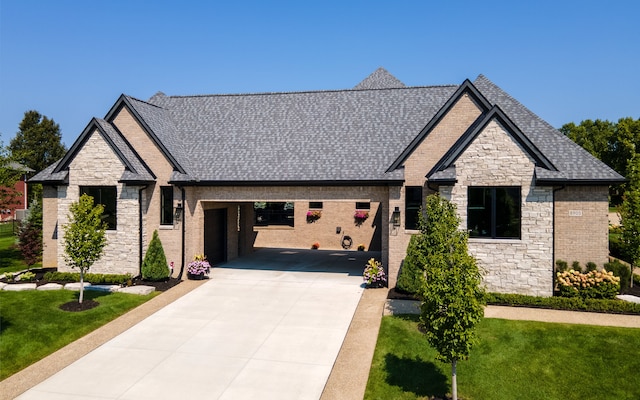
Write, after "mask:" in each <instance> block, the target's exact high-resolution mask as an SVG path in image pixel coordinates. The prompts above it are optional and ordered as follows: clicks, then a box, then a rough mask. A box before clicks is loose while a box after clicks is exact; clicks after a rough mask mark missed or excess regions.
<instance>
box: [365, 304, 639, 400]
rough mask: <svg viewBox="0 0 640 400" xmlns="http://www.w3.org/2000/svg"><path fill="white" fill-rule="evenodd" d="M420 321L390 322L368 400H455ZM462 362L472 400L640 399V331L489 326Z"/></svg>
mask: <svg viewBox="0 0 640 400" xmlns="http://www.w3.org/2000/svg"><path fill="white" fill-rule="evenodd" d="M417 319H418V316H389V317H383V318H382V324H381V327H380V333H379V336H378V343H377V345H376V350H375V354H374V358H373V362H372V365H371V372H370V374H369V381H368V383H367V390H366V393H365V399H429V398H430V397H432V396H437V397H441V396H443V395H445V393H450V391H451V389H450V387H451V366H450V365H449V364H443V363H441V362H438V361H435V351H434V350H432V349H431V348H430V347H429V346H428V344H427V342H426V339H424V337H423V335H422V334H421V333H420V332H419V331H418V323H417ZM478 334H479V338H480V342H479V344H478V345H476V347H474V348H473V350H472V352H471V357H470V359H469V360H468V361H461V362H459V363H458V394H459V398H460V399H464V400H484V399H491V400H501V399H504V400H512V399H528V400H536V399H540V400H553V399H558V400H560V399H562V400H570V399H576V400H577V399H580V400H582V399H600V400H603V399H604V400H606V399H616V400H621V399H629V400H631V399H639V398H640V383H639V382H640V381H639V380H638V376H639V375H638V374H639V373H640V372H639V371H640V329H630V328H615V327H599V326H585V325H580V326H578V325H570V324H551V323H542V322H529V321H509V320H502V319H484V320H483V321H482V322H481V324H480V325H479V326H478Z"/></svg>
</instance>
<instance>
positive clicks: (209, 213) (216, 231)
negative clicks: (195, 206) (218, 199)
mask: <svg viewBox="0 0 640 400" xmlns="http://www.w3.org/2000/svg"><path fill="white" fill-rule="evenodd" d="M204 254H206V255H207V260H209V263H211V265H215V264H220V263H223V262H225V261H227V209H226V208H216V209H213V210H205V211H204Z"/></svg>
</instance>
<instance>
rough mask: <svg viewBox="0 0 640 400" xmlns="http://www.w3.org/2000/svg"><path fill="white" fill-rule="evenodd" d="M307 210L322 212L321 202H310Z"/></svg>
mask: <svg viewBox="0 0 640 400" xmlns="http://www.w3.org/2000/svg"><path fill="white" fill-rule="evenodd" d="M309 208H310V209H311V210H322V202H321V201H310V202H309Z"/></svg>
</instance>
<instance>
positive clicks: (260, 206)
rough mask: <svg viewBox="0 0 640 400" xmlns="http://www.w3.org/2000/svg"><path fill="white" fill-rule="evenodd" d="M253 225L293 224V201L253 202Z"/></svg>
mask: <svg viewBox="0 0 640 400" xmlns="http://www.w3.org/2000/svg"><path fill="white" fill-rule="evenodd" d="M253 211H254V215H255V221H254V224H255V226H268V225H284V226H293V202H255V203H253Z"/></svg>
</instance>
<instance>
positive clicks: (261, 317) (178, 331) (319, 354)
mask: <svg viewBox="0 0 640 400" xmlns="http://www.w3.org/2000/svg"><path fill="white" fill-rule="evenodd" d="M379 256H380V255H379V254H378V253H371V252H345V251H335V252H334V251H322V250H287V249H261V250H258V251H256V252H255V253H254V254H253V255H251V256H248V257H243V258H241V259H238V260H235V261H232V262H229V263H227V264H225V265H223V266H221V267H217V268H215V269H214V270H213V271H212V274H211V276H210V278H211V279H210V281H209V282H207V283H205V284H204V285H202V286H200V287H198V288H197V289H195V290H193V291H192V292H190V293H188V294H187V295H185V296H183V297H181V298H180V299H178V300H177V301H175V302H173V303H171V304H169V305H168V306H166V307H165V308H163V309H162V310H160V311H158V312H156V313H155V314H153V315H151V316H150V317H149V318H147V319H145V320H144V321H142V322H141V323H139V324H137V325H135V326H133V327H132V328H131V329H129V330H127V331H126V332H124V333H123V334H121V335H119V336H117V337H116V338H114V339H113V340H111V341H109V342H107V343H105V344H104V345H102V346H100V347H98V348H97V349H96V350H94V351H93V352H91V353H89V354H88V355H87V356H85V357H83V358H81V359H80V360H78V361H77V362H75V363H73V364H71V365H70V366H69V367H67V368H65V369H63V370H62V371H60V372H59V373H57V374H56V375H54V376H52V377H51V378H49V379H47V380H45V381H44V382H42V383H41V384H39V385H37V386H35V387H33V388H32V389H30V390H29V391H27V392H26V393H24V394H23V395H21V396H20V397H18V398H19V399H23V400H24V399H48V400H57V399H132V400H133V399H135V400H142V399H175V398H181V399H234V400H237V399H258V398H259V399H278V400H283V399H296V400H299V399H319V398H320V396H321V394H322V390H323V388H324V385H325V383H326V381H327V378H328V376H329V373H330V372H331V369H332V367H333V364H334V361H335V359H336V356H337V354H338V352H339V350H340V347H341V345H342V342H343V340H344V337H345V334H346V332H347V329H348V327H349V324H350V322H351V319H352V317H353V314H354V312H355V309H356V306H357V305H358V301H359V300H360V297H361V295H362V292H363V285H362V270H363V269H364V265H365V263H366V261H367V259H368V258H370V257H376V258H378V259H379Z"/></svg>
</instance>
